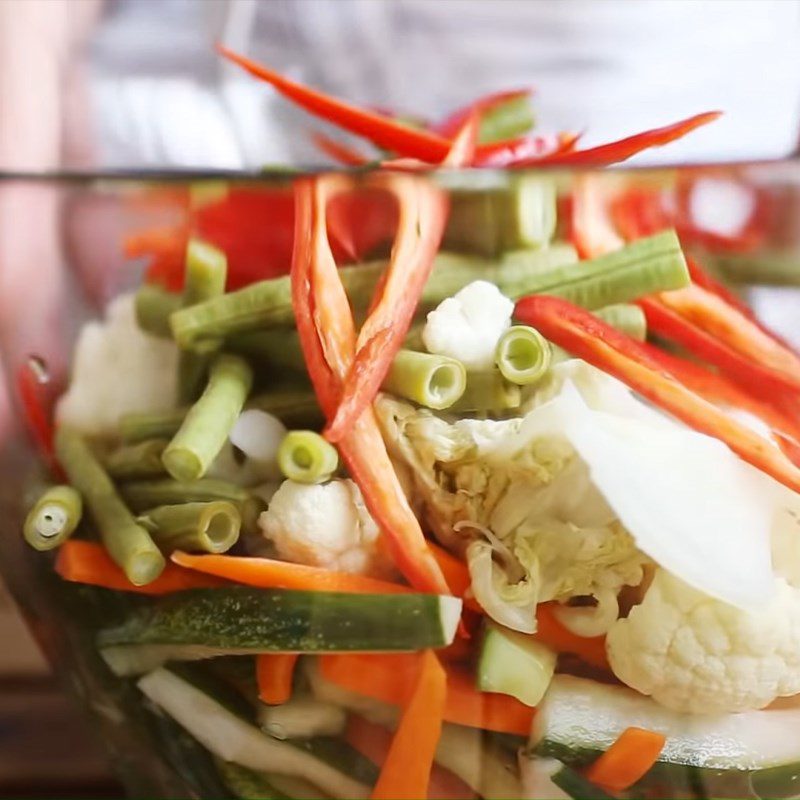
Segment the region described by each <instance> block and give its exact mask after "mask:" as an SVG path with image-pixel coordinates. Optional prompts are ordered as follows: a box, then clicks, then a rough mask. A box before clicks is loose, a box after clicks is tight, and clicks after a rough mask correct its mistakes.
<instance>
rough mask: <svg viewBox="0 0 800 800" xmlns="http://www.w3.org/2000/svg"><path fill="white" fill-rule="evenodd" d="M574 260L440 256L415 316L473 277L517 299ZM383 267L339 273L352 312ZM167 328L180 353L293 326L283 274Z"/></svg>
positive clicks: (569, 252) (565, 256) (560, 247)
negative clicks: (252, 333) (258, 331)
mask: <svg viewBox="0 0 800 800" xmlns="http://www.w3.org/2000/svg"><path fill="white" fill-rule="evenodd" d="M576 261H577V256H576V254H575V250H574V249H573V248H572V247H571V246H569V245H566V244H554V245H552V246H551V247H549V248H547V249H544V250H529V251H524V252H517V253H514V254H513V258H510V259H509V260H508V261H506V260H500V261H497V260H487V259H483V258H474V257H469V256H461V255H457V254H454V253H440V254H439V255H438V256H437V257H436V261H435V264H434V269H433V271H432V273H431V276H430V278H429V279H428V282H427V284H426V285H425V289H424V291H423V293H422V297H421V298H420V303H419V306H418V309H417V311H418V313H420V314H421V313H425V312H427V311H430V310H431V309H432V308H435V307H436V306H437V305H438V304H439V303H440V302H441V301H442V300H444V298H445V297H450V296H452V295H454V294H455V293H456V292H457V291H458V290H459V289H463V288H464V287H465V286H466V285H467V284H468V283H472V281H475V280H478V279H483V280H489V281H492V282H493V283H496V284H497V286H498V287H499V288H500V290H501V291H502V292H503V293H504V294H507V295H510V296H512V297H520V296H522V295H523V294H527V293H529V292H533V291H536V286H537V284H538V282H540V281H541V278H540V277H538V276H540V275H541V274H542V273H549V272H550V271H551V270H553V269H555V268H556V267H560V266H562V265H565V264H574V263H575V262H576ZM582 266H583V265H582ZM385 268H386V264H385V263H384V262H375V263H370V264H362V265H360V266H354V267H343V268H342V269H340V270H339V275H340V277H341V279H342V283H343V284H344V287H345V289H346V291H347V294H348V297H349V298H350V302H351V303H352V305H353V307H354V308H355V309H356V310H357V311H358V310H364V309H366V307H367V306H368V304H369V301H370V299H371V297H372V294H373V291H374V289H375V286H376V284H377V282H378V279H379V278H380V276H381V275H382V273H383V271H384V270H385ZM169 324H170V327H171V329H172V333H173V335H174V337H175V340H176V341H177V342H178V345H179V346H180V347H182V348H184V349H200V348H202V347H203V343H204V342H206V341H208V340H212V341H213V340H215V339H220V338H227V337H229V336H233V335H234V334H238V333H246V332H249V331H256V330H266V329H270V328H291V327H292V326H293V325H294V312H293V311H292V301H291V286H290V283H289V278H288V276H285V277H280V278H271V279H270V280H266V281H259V282H258V283H253V284H251V285H250V286H246V287H245V288H244V289H239V290H238V291H236V292H228V293H227V294H225V295H223V296H222V297H218V298H216V299H214V300H208V301H206V302H204V303H198V304H197V305H195V306H189V307H188V308H183V309H180V310H178V311H175V312H174V313H173V314H172V315H171V316H170V319H169Z"/></svg>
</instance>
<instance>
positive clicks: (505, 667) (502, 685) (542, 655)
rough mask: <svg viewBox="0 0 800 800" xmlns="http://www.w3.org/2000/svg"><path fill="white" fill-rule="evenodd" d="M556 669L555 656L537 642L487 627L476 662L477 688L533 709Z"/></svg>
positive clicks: (495, 626) (492, 626) (517, 634)
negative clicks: (510, 698)
mask: <svg viewBox="0 0 800 800" xmlns="http://www.w3.org/2000/svg"><path fill="white" fill-rule="evenodd" d="M555 668H556V654H555V653H554V652H553V651H552V650H551V649H550V648H549V647H547V646H545V645H543V644H542V643H541V642H537V641H536V640H535V639H532V638H531V637H530V636H524V635H522V634H519V633H515V632H514V631H510V630H508V629H507V628H501V627H500V626H498V625H493V624H489V625H487V626H486V631H485V633H484V636H483V642H482V643H481V652H480V656H479V660H478V675H477V682H478V688H479V689H480V690H481V691H483V692H498V693H500V694H508V695H511V696H512V697H516V698H517V700H519V701H520V702H522V703H525V705H528V706H537V705H538V704H539V702H540V700H541V699H542V697H544V693H545V692H546V691H547V687H548V686H549V685H550V681H551V680H552V679H553V672H554V671H555Z"/></svg>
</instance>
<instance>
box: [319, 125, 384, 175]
mask: <svg viewBox="0 0 800 800" xmlns="http://www.w3.org/2000/svg"><path fill="white" fill-rule="evenodd" d="M311 139H312V141H313V142H314V144H315V145H316V146H317V149H318V150H319V151H320V152H322V153H324V154H325V155H326V156H329V157H330V158H332V159H333V160H334V161H338V162H339V163H340V164H345V165H346V166H348V167H360V166H361V165H362V164H367V163H368V162H369V160H370V159H369V158H367V156H365V155H364V154H363V153H359V152H358V150H356V149H355V148H353V147H349V146H348V145H346V144H342V143H341V142H337V141H336V139H331V137H330V136H327V135H326V134H324V133H321V132H320V131H316V132H315V133H313V134H312V135H311Z"/></svg>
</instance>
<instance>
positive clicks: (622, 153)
mask: <svg viewBox="0 0 800 800" xmlns="http://www.w3.org/2000/svg"><path fill="white" fill-rule="evenodd" d="M721 113H722V112H721V111H707V112H705V113H704V114H696V115H695V116H693V117H688V118H687V119H683V120H680V121H679V122H675V123H673V124H672V125H665V126H664V127H662V128H653V129H652V130H648V131H643V132H642V133H637V134H634V135H633V136H626V137H625V138H624V139H619V140H618V141H616V142H609V143H608V144H601V145H598V146H597V147H589V148H587V149H586V150H573V151H572V152H569V153H553V154H552V155H546V156H543V157H541V158H536V157H534V158H530V159H525V160H521V161H518V162H517V163H516V164H515V166H521V167H522V166H542V165H550V166H575V167H577V166H583V167H602V166H605V165H607V164H617V163H619V162H620V161H626V160H627V159H629V158H632V157H633V156H635V155H636V154H637V153H641V152H642V151H643V150H649V149H650V148H651V147H663V146H664V145H665V144H669V143H670V142H674V141H675V140H676V139H680V138H682V137H683V136H685V135H686V134H687V133H690V132H691V131H693V130H695V129H696V128H699V127H700V126H702V125H707V124H708V123H709V122H713V121H714V120H715V119H717V118H718V117H719V116H720V114H721Z"/></svg>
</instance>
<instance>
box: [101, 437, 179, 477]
mask: <svg viewBox="0 0 800 800" xmlns="http://www.w3.org/2000/svg"><path fill="white" fill-rule="evenodd" d="M168 444H169V439H147V440H145V441H143V442H137V443H136V444H123V445H122V446H121V447H118V448H117V449H116V450H114V451H113V452H112V453H111V454H110V455H109V456H108V457H107V458H106V470H108V474H109V475H111V477H112V478H115V479H117V480H125V479H126V478H151V477H154V476H156V475H163V474H165V473H166V469H164V463H163V461H162V460H161V456H162V455H163V453H164V449H165V448H166V446H167V445H168Z"/></svg>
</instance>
